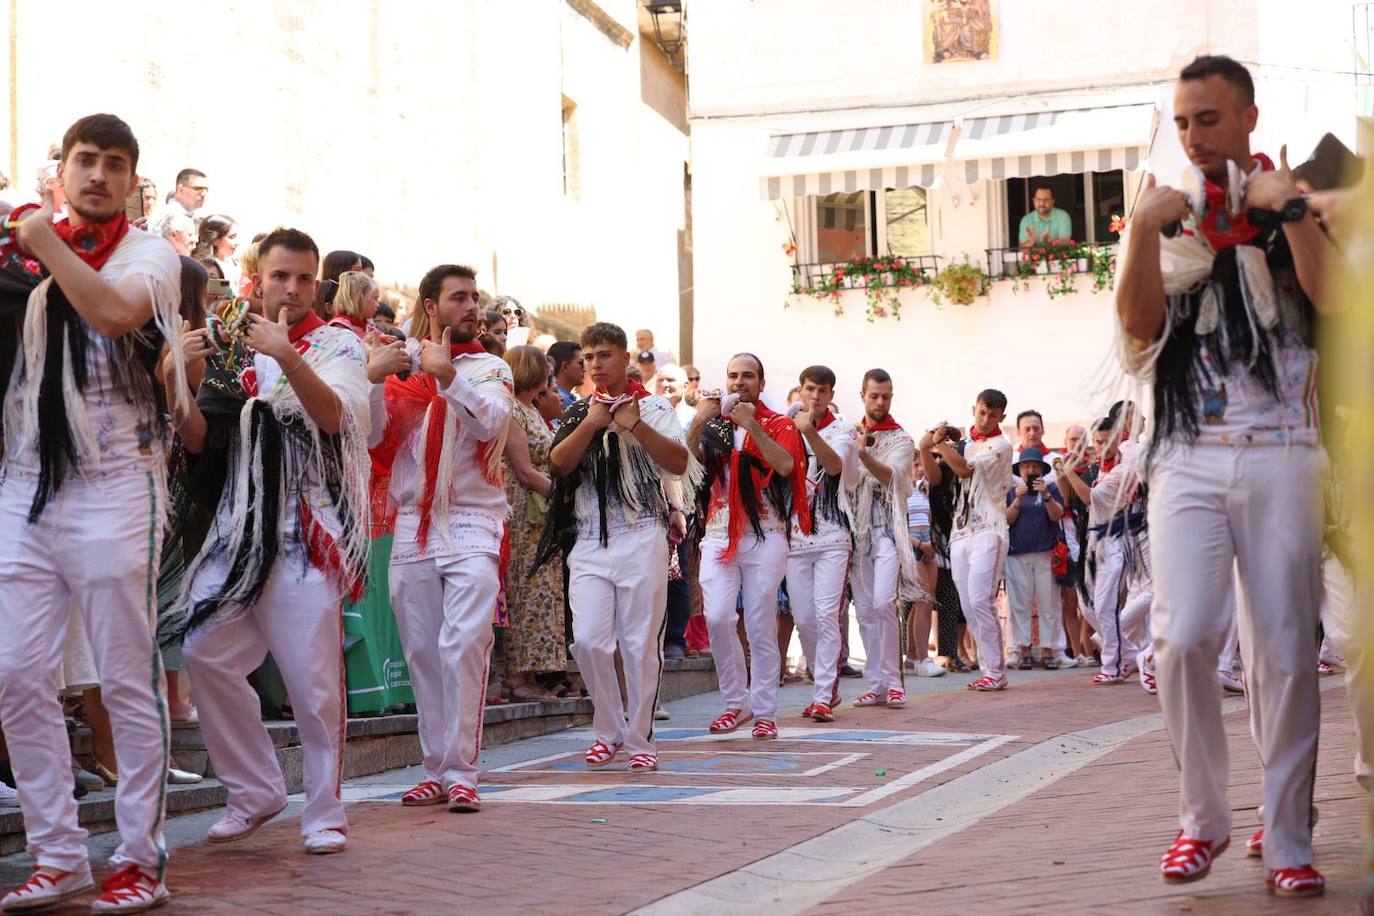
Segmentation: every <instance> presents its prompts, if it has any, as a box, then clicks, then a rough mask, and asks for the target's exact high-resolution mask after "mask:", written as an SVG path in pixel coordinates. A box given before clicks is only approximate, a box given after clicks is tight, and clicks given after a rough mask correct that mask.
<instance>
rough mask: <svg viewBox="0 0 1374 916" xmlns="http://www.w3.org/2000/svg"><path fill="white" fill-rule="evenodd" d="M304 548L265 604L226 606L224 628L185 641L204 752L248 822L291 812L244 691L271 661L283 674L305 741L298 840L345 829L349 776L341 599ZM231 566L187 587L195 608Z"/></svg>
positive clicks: (209, 628) (284, 568)
mask: <svg viewBox="0 0 1374 916" xmlns="http://www.w3.org/2000/svg"><path fill="white" fill-rule="evenodd" d="M299 549H300V548H299V545H295V544H291V545H287V544H283V551H282V553H281V555H280V556H279V557H278V559H277V562H276V565H275V566H274V567H273V569H272V572H271V574H270V575H269V576H268V578H267V585H266V586H265V587H264V588H263V592H262V597H260V598H259V599H258V601H257V603H256V604H254V605H253V606H252V607H248V608H240V607H234V606H226V607H225V609H224V610H223V612H222V613H223V614H224V615H225V616H224V619H222V620H214V619H212V620H211V621H210V622H209V623H206V624H204V625H203V626H201V627H199V628H197V629H194V630H192V631H191V632H190V633H189V634H188V635H187V637H186V670H187V672H188V673H189V674H190V676H191V683H193V684H194V685H195V692H196V706H197V708H199V710H200V724H201V731H202V733H203V734H204V736H205V749H206V750H207V751H209V752H210V762H211V763H212V764H213V765H214V768H215V776H216V777H217V778H218V779H219V781H220V782H222V783H224V785H225V787H226V788H228V790H229V812H230V813H231V814H236V815H238V816H240V817H243V818H253V817H262V816H264V815H268V814H274V813H276V812H277V811H280V810H281V809H282V808H283V807H285V806H286V784H285V781H284V780H283V778H282V772H281V766H280V765H279V764H278V762H277V752H276V748H275V747H274V746H273V744H272V738H271V736H270V735H269V734H268V733H267V727H266V726H264V725H263V723H262V712H261V703H260V702H259V700H258V695H257V693H255V692H254V690H253V688H252V687H251V686H249V684H248V675H249V674H251V673H252V672H253V671H254V670H255V669H256V668H257V667H258V666H259V665H261V664H262V663H263V660H264V659H265V658H266V657H267V653H268V652H271V653H272V659H273V660H274V661H275V662H276V664H277V668H278V669H279V670H280V671H281V678H282V683H283V684H285V685H286V692H287V695H288V696H290V698H291V709H292V713H293V715H294V716H295V722H296V731H297V732H299V733H300V736H301V754H302V757H303V763H304V771H305V773H304V775H305V808H304V809H303V810H302V811H301V834H302V835H305V836H309V835H310V834H312V833H314V832H316V831H318V830H346V829H347V827H348V819H347V818H346V817H345V816H344V809H343V803H342V802H341V801H340V800H339V784H340V781H341V779H342V775H343V733H344V715H345V706H344V689H345V688H344V675H343V645H342V640H343V599H342V596H341V595H340V594H339V589H338V587H337V586H335V585H334V584H333V583H332V582H331V581H330V580H329V579H328V578H326V577H325V575H324V573H322V572H320V570H318V569H316V568H315V567H313V566H307V565H305V564H304V563H303V562H302V559H301V556H300V553H299ZM228 565H229V558H228V556H226V555H221V556H220V557H218V558H216V559H212V560H209V561H207V562H206V563H205V564H204V565H203V566H201V568H200V570H199V571H198V572H197V573H196V577H195V580H194V581H193V582H192V583H191V590H190V596H191V606H192V607H194V606H195V604H196V602H198V601H201V600H203V599H205V598H209V597H211V596H212V595H214V594H215V593H216V592H218V591H219V590H220V587H221V586H222V585H223V584H224V580H225V577H226V575H227V574H228Z"/></svg>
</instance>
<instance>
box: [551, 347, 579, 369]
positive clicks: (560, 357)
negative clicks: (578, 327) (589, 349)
mask: <svg viewBox="0 0 1374 916" xmlns="http://www.w3.org/2000/svg"><path fill="white" fill-rule="evenodd" d="M581 352H582V345H581V344H580V343H578V342H577V341H575V340H560V341H558V342H556V343H554V344H551V345H550V346H549V353H548V356H549V359H550V360H552V361H553V374H554V375H557V374H558V373H560V372H562V371H563V367H564V366H566V365H567V364H568V363H570V362H572V361H573V357H575V356H576V355H577V354H578V353H581Z"/></svg>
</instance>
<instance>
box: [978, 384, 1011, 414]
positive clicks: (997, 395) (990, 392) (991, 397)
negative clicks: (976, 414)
mask: <svg viewBox="0 0 1374 916" xmlns="http://www.w3.org/2000/svg"><path fill="white" fill-rule="evenodd" d="M973 403H975V404H982V405H983V406H984V407H988V408H991V409H992V410H1006V409H1007V396H1006V395H1005V394H1003V393H1002V392H1000V391H998V390H997V389H996V388H984V389H983V390H982V391H980V392H978V397H977V398H976V399H975V400H974V402H973Z"/></svg>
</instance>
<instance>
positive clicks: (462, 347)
mask: <svg viewBox="0 0 1374 916" xmlns="http://www.w3.org/2000/svg"><path fill="white" fill-rule="evenodd" d="M448 351H449V356H450V358H451V359H457V358H458V357H460V356H462V355H463V354H464V353H468V354H474V355H475V354H478V353H486V352H487V348H486V347H484V346H482V342H481V341H479V340H478V339H477V338H476V337H474V338H473V339H472V340H469V341H468V342H467V343H453V342H452V341H450V342H449V345H448Z"/></svg>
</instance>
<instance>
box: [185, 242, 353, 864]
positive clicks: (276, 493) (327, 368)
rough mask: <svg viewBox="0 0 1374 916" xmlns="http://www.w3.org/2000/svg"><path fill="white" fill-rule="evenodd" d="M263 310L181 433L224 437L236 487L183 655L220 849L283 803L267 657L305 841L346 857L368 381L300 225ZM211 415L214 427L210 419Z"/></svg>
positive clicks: (189, 582)
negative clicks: (348, 609) (350, 659)
mask: <svg viewBox="0 0 1374 916" xmlns="http://www.w3.org/2000/svg"><path fill="white" fill-rule="evenodd" d="M258 251H259V257H258V272H257V273H256V274H255V275H254V276H253V283H254V286H255V288H256V289H257V290H258V291H259V292H260V293H261V296H262V300H263V314H262V315H257V314H252V315H250V316H249V325H248V331H247V334H246V336H245V337H244V341H243V342H244V343H245V344H247V346H248V348H249V349H248V350H247V351H246V352H247V362H246V364H245V365H244V366H243V368H242V371H241V372H239V373H238V374H237V376H232V377H226V378H223V379H221V378H219V377H218V376H217V375H215V373H217V372H218V371H219V370H218V368H217V367H213V366H208V365H207V367H206V377H205V381H204V382H202V384H201V387H200V389H199V391H198V392H197V400H196V403H195V404H193V405H192V407H191V409H190V411H189V413H188V415H187V416H185V417H183V418H180V419H179V423H178V426H177V432H178V434H179V435H180V436H181V440H182V443H183V444H184V445H185V447H186V450H187V451H188V452H190V453H192V454H200V453H206V452H210V451H213V450H214V449H216V448H217V447H218V446H219V445H220V444H223V445H225V446H226V447H227V463H228V481H227V485H226V486H225V489H224V494H223V496H222V497H221V499H220V503H219V508H218V511H217V512H216V517H215V520H214V523H213V525H212V528H211V530H210V532H209V534H208V535H207V536H206V539H205V545H204V546H203V547H202V549H201V551H200V555H199V556H198V557H197V558H196V559H195V561H194V562H193V563H192V564H191V566H190V568H189V569H188V570H187V573H186V585H185V596H184V603H185V604H186V606H187V608H186V609H187V613H188V621H187V627H188V630H187V634H186V663H187V670H188V671H189V672H190V675H191V678H192V680H193V681H194V682H195V685H196V702H197V706H198V707H199V709H200V721H201V725H202V726H203V728H204V734H205V744H206V749H207V750H208V751H209V753H210V760H211V762H212V763H213V764H214V768H215V775H216V776H217V777H218V778H219V779H220V781H221V782H223V783H224V785H225V786H226V787H228V789H229V813H228V814H227V815H226V816H225V817H224V818H222V819H221V820H220V821H219V822H218V823H216V824H215V825H214V826H213V827H211V828H210V832H209V836H208V839H209V840H210V842H212V843H227V842H232V841H234V840H239V839H242V838H244V837H246V836H249V835H250V834H252V833H253V832H255V831H256V830H257V829H258V828H259V827H261V826H262V825H263V824H264V823H266V822H267V821H268V820H270V819H271V818H272V817H274V816H275V815H276V814H278V813H279V812H280V811H281V810H282V809H283V808H284V807H286V787H285V784H284V781H283V778H282V773H281V767H280V766H279V765H278V763H277V756H276V749H275V748H274V747H273V745H272V739H271V737H270V736H269V735H268V733H267V729H266V728H265V727H264V726H263V724H262V721H261V716H260V715H259V702H258V696H257V694H256V693H254V692H253V689H252V687H250V686H249V684H248V680H247V678H248V675H249V674H250V673H252V671H253V670H254V669H256V668H257V667H258V666H259V665H261V664H262V662H263V659H264V658H265V657H266V655H267V653H268V652H269V651H270V652H271V653H272V657H273V659H274V660H275V661H276V663H277V667H278V668H280V669H281V675H282V680H283V682H284V683H285V685H286V689H287V691H288V693H289V694H290V696H291V703H292V708H293V710H294V713H295V719H296V728H297V729H298V730H299V732H300V735H301V745H302V750H303V754H304V763H305V789H306V804H305V809H304V810H303V811H302V812H301V833H302V835H303V836H304V837H305V849H306V851H307V852H310V853H315V854H323V853H332V852H339V851H341V850H342V849H343V848H344V847H345V845H346V844H347V840H346V837H345V833H346V831H347V819H346V817H345V816H344V810H343V803H342V802H341V801H340V799H339V784H340V780H341V778H342V764H343V722H344V700H343V695H344V684H343V659H342V651H341V647H340V632H341V627H342V624H343V616H342V612H343V608H342V602H343V601H344V600H345V596H354V595H357V594H360V593H361V588H362V586H363V579H364V577H365V571H366V568H367V557H368V542H367V467H366V465H367V452H366V447H367V432H368V426H369V423H370V420H369V417H368V409H367V391H368V380H367V374H366V368H365V365H366V364H365V355H364V351H363V348H362V345H361V343H359V341H358V339H357V337H356V336H355V335H354V334H353V333H352V332H350V331H345V330H343V329H342V328H333V327H329V326H327V325H325V323H324V322H323V321H321V320H320V318H319V317H318V316H317V315H316V314H315V313H314V311H313V310H312V309H311V303H312V302H313V300H314V296H315V287H316V280H315V274H316V271H317V270H318V268H319V249H318V248H317V247H316V246H315V243H314V242H313V241H312V240H311V239H310V237H309V236H308V235H306V234H304V233H303V232H299V231H297V230H295V229H277V230H274V231H273V232H271V233H269V234H268V235H267V237H266V238H264V239H263V240H262V242H261V243H260V244H259V248H258ZM228 386H233V387H236V388H237V391H236V394H237V398H236V399H233V400H232V404H233V408H232V411H233V414H234V416H235V417H237V418H238V419H239V425H238V426H236V427H232V429H233V435H232V438H231V440H230V441H229V442H227V443H218V442H216V441H215V438H214V437H213V436H211V435H209V434H208V433H209V430H210V429H211V427H210V422H213V421H214V420H215V406H216V404H217V403H218V402H217V400H216V398H217V397H218V395H220V394H221V393H223V391H224V390H225V388H226V387H228ZM207 417H208V418H210V422H207Z"/></svg>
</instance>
